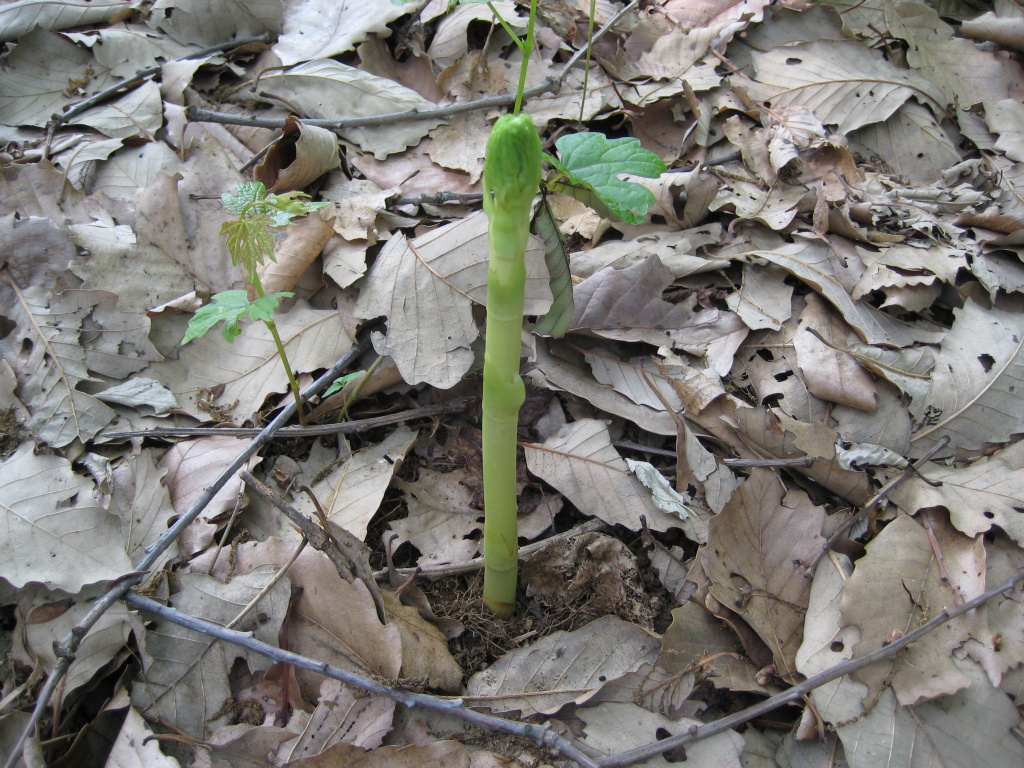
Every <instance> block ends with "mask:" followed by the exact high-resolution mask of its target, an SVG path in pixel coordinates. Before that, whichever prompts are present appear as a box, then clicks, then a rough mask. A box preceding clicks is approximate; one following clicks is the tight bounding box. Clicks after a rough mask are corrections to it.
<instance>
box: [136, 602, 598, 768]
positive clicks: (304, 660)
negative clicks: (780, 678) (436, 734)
mask: <svg viewBox="0 0 1024 768" xmlns="http://www.w3.org/2000/svg"><path fill="white" fill-rule="evenodd" d="M124 601H125V602H126V603H128V604H129V605H133V606H135V607H136V608H138V609H139V610H143V611H146V612H147V613H151V614H153V615H155V616H157V617H159V618H162V619H166V620H167V621H170V622H173V623H175V624H178V625H179V626H182V627H186V628H187V629H191V630H193V631H195V632H199V633H201V634H204V635H207V636H208V637H215V638H217V639H219V640H224V641H225V642H229V643H232V644H234V645H237V646H240V647H242V648H245V649H247V650H250V651H253V652H254V653H258V654H260V655H261V656H266V657H267V658H269V659H273V660H274V661H277V662H283V663H285V664H292V665H293V666H296V667H299V668H300V669H308V670H309V671H311V672H316V673H317V674H321V675H323V676H324V677H329V678H331V679H333V680H339V681H341V682H342V683H345V684H346V685H351V686H353V687H355V688H359V689H361V690H364V691H367V692H368V693H375V694H377V695H378V696H385V697H387V698H389V699H392V700H394V701H397V702H398V703H400V704H404V705H405V706H407V707H422V708H423V709H429V710H433V711H434V712H444V713H445V714H449V715H452V716H453V717H457V718H459V719H460V720H464V721H466V722H467V723H472V724H473V725H477V726H480V727H481V728H487V729H489V730H493V731H500V732H502V733H511V734H513V735H516V736H524V737H526V738H528V739H532V740H533V741H535V742H537V743H538V744H540V745H542V746H544V747H548V748H551V749H557V750H558V751H559V753H561V754H562V755H564V756H565V757H567V758H569V759H570V760H575V761H576V762H577V763H579V764H580V765H581V766H583V767H584V768H598V766H597V763H595V762H594V761H593V760H592V759H590V758H589V757H587V756H586V755H585V754H583V753H582V752H581V751H580V750H579V749H577V748H576V747H574V746H573V745H572V744H570V743H569V742H568V741H566V740H565V739H563V738H562V737H561V736H559V735H558V734H557V733H555V732H554V731H552V730H551V728H550V726H549V725H536V724H534V723H522V722H519V721H517V720H506V719H504V718H501V717H495V716H494V715H485V714H484V713H482V712H477V711H476V710H472V709H469V708H468V707H466V706H465V705H464V704H463V703H462V699H442V698H439V697H437V696H431V695H430V694H426V693H414V692H412V691H406V690H403V689H401V688H395V687H393V686H390V685H385V684H384V683H381V682H378V681H377V680H374V679H372V678H369V677H363V676H362V675H357V674H356V673H354V672H349V671H348V670H345V669H341V668H340V667H334V666H331V665H330V664H325V663H323V662H320V661H316V660H315V659H311V658H308V657H306V656H300V655H299V654H297V653H293V652H291V651H285V650H282V649H280V648H275V647H274V646H272V645H268V644H267V643H264V642H261V641H259V640H257V639H256V638H254V637H253V636H252V634H251V633H249V632H238V631H236V630H233V629H227V628H225V627H221V626H218V625H217V624H212V623H210V622H208V621H204V620H202V619H197V618H195V617H193V616H189V615H188V614H185V613H182V612H181V611H178V610H175V609H174V608H169V607H168V606H165V605H162V604H161V603H158V602H157V601H155V600H151V599H150V598H148V597H143V596H142V595H140V594H138V593H136V592H131V591H129V592H127V593H126V594H125V595H124Z"/></svg>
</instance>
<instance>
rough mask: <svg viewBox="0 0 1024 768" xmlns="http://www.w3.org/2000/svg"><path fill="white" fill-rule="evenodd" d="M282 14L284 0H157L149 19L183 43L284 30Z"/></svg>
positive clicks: (205, 42) (212, 42) (213, 41)
mask: <svg viewBox="0 0 1024 768" xmlns="http://www.w3.org/2000/svg"><path fill="white" fill-rule="evenodd" d="M282 16H283V9H282V4H281V2H280V0H249V1H248V2H246V3H244V4H242V5H239V4H238V3H236V2H233V1H232V0H156V2H155V3H154V4H153V6H152V9H151V11H150V14H149V15H148V17H147V22H148V23H149V25H150V26H151V27H153V28H154V29H159V30H160V31H161V32H164V33H166V34H167V35H169V36H170V37H172V38H174V39H175V40H177V41H178V42H180V43H183V44H198V45H203V46H206V45H218V44H220V43H222V42H224V41H225V40H233V39H236V38H238V39H241V38H246V37H254V36H256V35H260V34H263V33H264V32H280V31H281V22H282Z"/></svg>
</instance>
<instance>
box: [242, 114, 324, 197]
mask: <svg viewBox="0 0 1024 768" xmlns="http://www.w3.org/2000/svg"><path fill="white" fill-rule="evenodd" d="M339 163H340V160H339V158H338V137H337V136H335V135H334V133H332V132H331V131H329V130H327V129H326V128H320V127H319V126H315V125H306V124H305V123H300V122H299V120H298V118H296V117H295V116H294V115H289V116H288V117H287V118H286V119H285V128H284V132H283V134H282V136H281V138H280V139H278V140H277V141H276V142H274V144H273V146H271V148H270V150H269V151H268V152H267V154H266V155H264V157H263V160H261V161H260V163H259V164H258V165H257V166H256V168H255V169H254V170H253V178H255V179H256V180H257V181H262V182H263V183H264V184H265V185H266V187H267V189H268V190H269V191H270V192H273V193H276V194H280V193H282V192H291V191H293V190H297V189H303V188H304V187H307V186H308V185H309V184H311V183H312V182H314V181H316V180H317V179H318V178H320V177H321V176H323V175H324V174H325V173H327V172H328V171H331V170H334V169H335V168H337V167H338V165H339Z"/></svg>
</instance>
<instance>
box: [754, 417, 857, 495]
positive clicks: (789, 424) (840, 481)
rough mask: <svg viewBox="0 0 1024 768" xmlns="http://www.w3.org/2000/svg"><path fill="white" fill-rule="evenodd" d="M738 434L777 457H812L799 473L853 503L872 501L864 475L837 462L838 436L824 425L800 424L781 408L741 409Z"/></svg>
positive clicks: (759, 448) (762, 450) (761, 449)
mask: <svg viewBox="0 0 1024 768" xmlns="http://www.w3.org/2000/svg"><path fill="white" fill-rule="evenodd" d="M734 418H735V421H736V428H737V431H738V432H739V433H740V434H741V435H743V438H744V442H747V443H753V445H754V446H756V447H757V449H758V451H759V452H766V453H768V454H769V455H771V456H775V457H776V458H780V459H782V458H787V459H791V458H800V457H803V456H811V457H812V458H814V459H815V461H814V463H813V464H812V465H811V466H810V467H807V468H803V467H801V468H800V469H799V470H798V471H799V472H801V474H805V475H807V476H808V477H810V478H812V479H814V480H815V481H816V482H817V483H819V484H821V485H822V486H824V487H825V488H828V489H829V490H831V491H832V492H833V493H836V494H838V495H839V496H842V497H843V498H845V499H847V500H849V501H850V502H852V503H854V504H862V503H863V502H865V501H867V500H868V499H869V498H871V496H872V494H873V492H874V491H873V488H872V485H871V482H870V480H869V479H868V478H867V476H866V475H865V474H864V473H863V472H851V471H850V470H847V469H843V468H842V467H841V466H840V465H839V462H838V461H836V459H835V441H836V440H837V439H838V438H839V435H838V434H837V433H836V431H835V430H834V429H831V428H830V427H828V426H827V425H825V424H824V423H812V424H808V423H805V422H802V421H798V420H797V419H794V418H792V417H790V416H787V415H786V414H785V413H783V412H782V411H780V410H778V409H765V408H742V407H741V408H738V409H737V410H736V411H735V414H734Z"/></svg>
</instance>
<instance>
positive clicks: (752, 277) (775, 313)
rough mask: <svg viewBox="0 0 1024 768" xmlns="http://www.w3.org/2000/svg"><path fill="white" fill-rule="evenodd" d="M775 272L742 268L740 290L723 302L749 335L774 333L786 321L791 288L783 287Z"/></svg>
mask: <svg viewBox="0 0 1024 768" xmlns="http://www.w3.org/2000/svg"><path fill="white" fill-rule="evenodd" d="M784 277H785V276H784V274H782V272H781V271H780V270H778V269H777V268H772V267H767V268H766V267H762V266H758V265H757V264H744V265H743V286H742V288H741V289H740V290H738V291H736V292H735V293H732V294H730V295H729V297H728V298H727V299H726V300H725V301H726V304H727V305H728V307H729V309H731V310H732V311H733V312H735V313H736V314H737V315H739V317H740V319H741V320H742V321H743V322H744V324H745V325H746V326H747V327H748V328H750V329H751V330H752V331H757V330H761V329H763V328H770V329H771V330H773V331H777V330H779V329H780V328H781V327H782V324H783V323H784V322H785V321H786V320H788V319H789V316H790V313H791V312H792V309H791V300H792V297H793V287H792V286H790V285H786V283H785V282H784Z"/></svg>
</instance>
